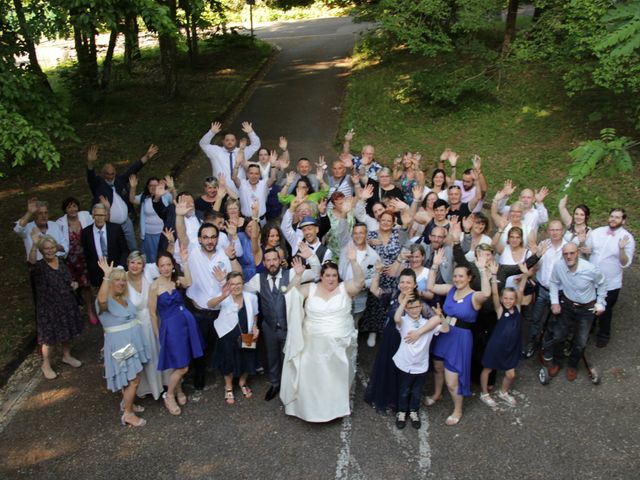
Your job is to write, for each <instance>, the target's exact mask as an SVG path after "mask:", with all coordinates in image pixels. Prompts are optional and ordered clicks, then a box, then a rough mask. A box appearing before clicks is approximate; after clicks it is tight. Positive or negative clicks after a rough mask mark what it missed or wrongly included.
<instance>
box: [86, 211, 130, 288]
mask: <svg viewBox="0 0 640 480" xmlns="http://www.w3.org/2000/svg"><path fill="white" fill-rule="evenodd" d="M91 213H92V215H93V225H89V226H87V227H85V228H83V229H82V234H81V237H80V238H81V241H82V248H83V250H84V256H85V258H86V260H87V271H88V273H89V281H90V282H91V285H93V286H94V287H99V286H100V284H101V283H102V277H103V274H102V270H101V269H100V267H98V260H99V259H100V258H101V257H106V258H107V261H108V262H113V263H114V265H121V266H123V267H126V265H127V256H128V255H129V248H128V247H127V242H126V240H125V238H124V233H123V232H122V228H121V227H120V225H118V224H116V223H111V222H107V216H108V215H109V210H108V209H107V207H105V206H104V205H103V204H101V203H96V204H95V205H94V206H93V210H92V212H91Z"/></svg>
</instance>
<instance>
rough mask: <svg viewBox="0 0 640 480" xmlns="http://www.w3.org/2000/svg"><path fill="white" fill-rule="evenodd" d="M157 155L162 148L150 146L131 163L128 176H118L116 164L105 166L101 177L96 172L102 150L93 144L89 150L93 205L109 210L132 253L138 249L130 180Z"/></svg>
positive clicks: (88, 167)
mask: <svg viewBox="0 0 640 480" xmlns="http://www.w3.org/2000/svg"><path fill="white" fill-rule="evenodd" d="M156 153H158V147H156V146H155V145H150V146H149V148H148V149H147V152H146V153H145V154H144V155H143V156H142V158H141V159H140V160H137V161H135V162H134V163H133V164H131V165H130V166H129V168H127V170H126V171H125V172H124V173H121V174H118V173H117V172H116V168H115V166H114V165H113V164H112V163H105V164H104V165H103V166H102V169H101V173H100V175H98V174H96V170H95V163H96V161H97V160H98V147H97V145H91V146H90V147H89V150H88V151H87V183H88V184H89V188H90V189H91V195H93V201H92V203H91V205H95V204H96V203H101V204H103V205H105V206H106V207H107V208H108V210H109V212H110V213H109V215H110V217H109V219H108V220H109V222H111V223H115V224H117V225H120V227H121V228H122V231H123V232H124V237H125V239H126V241H127V246H128V247H129V250H136V249H137V248H138V246H137V242H136V236H135V232H134V230H133V223H132V222H131V218H130V217H129V215H130V213H131V212H132V211H133V206H132V205H131V203H129V177H130V176H131V175H135V174H136V173H138V172H139V171H140V170H141V169H142V167H144V166H145V165H146V163H147V162H148V161H149V159H150V158H151V157H153V156H154V155H155V154H156Z"/></svg>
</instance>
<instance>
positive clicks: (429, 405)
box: [422, 397, 437, 407]
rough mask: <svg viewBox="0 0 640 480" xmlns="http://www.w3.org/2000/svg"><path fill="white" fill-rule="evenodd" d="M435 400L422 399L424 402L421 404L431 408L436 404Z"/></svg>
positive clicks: (429, 398)
mask: <svg viewBox="0 0 640 480" xmlns="http://www.w3.org/2000/svg"><path fill="white" fill-rule="evenodd" d="M436 402H437V400H434V399H433V398H431V397H424V400H423V402H422V403H424V404H425V405H426V406H427V407H432V406H434V405H435V404H436Z"/></svg>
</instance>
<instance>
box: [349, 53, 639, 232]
mask: <svg viewBox="0 0 640 480" xmlns="http://www.w3.org/2000/svg"><path fill="white" fill-rule="evenodd" d="M441 60H442V59H432V60H430V59H425V58H419V57H416V56H413V55H410V54H408V53H407V52H404V51H401V52H396V53H395V54H394V56H393V58H390V59H385V60H384V61H380V60H378V59H375V58H374V57H371V56H368V55H366V54H362V53H360V54H358V55H356V59H355V71H354V74H353V75H352V77H351V79H350V83H349V86H348V92H347V96H346V104H345V107H344V112H345V114H344V117H343V120H342V125H341V130H340V131H341V132H344V131H346V130H347V129H349V128H354V129H355V131H356V136H355V138H354V145H353V148H354V150H355V149H358V148H360V147H361V145H364V144H368V143H371V144H373V145H374V146H375V147H376V158H377V159H378V160H379V161H381V162H382V163H384V164H386V165H391V164H392V161H393V158H395V156H396V155H397V154H398V153H400V152H402V151H405V150H411V151H420V152H422V153H423V155H424V157H425V158H426V159H427V162H428V163H427V166H426V171H427V172H428V174H430V172H431V171H432V170H433V168H435V165H436V161H437V159H438V157H439V155H440V153H441V152H442V150H443V149H444V148H446V147H450V148H453V149H454V150H455V151H456V152H458V153H459V154H461V159H463V160H464V161H462V163H461V165H460V166H459V167H458V171H460V172H461V171H462V170H463V169H465V168H468V167H470V166H471V161H470V158H471V156H472V155H473V154H475V153H477V154H478V155H480V156H481V157H482V160H483V170H484V171H485V175H487V179H488V181H489V186H490V192H489V195H493V193H495V191H496V190H497V189H498V188H500V186H501V184H502V182H503V181H504V180H506V179H512V180H513V181H514V183H515V184H516V185H518V186H519V187H534V188H539V187H541V186H542V185H546V186H548V188H549V189H550V190H551V194H550V195H549V197H547V200H546V202H545V204H546V205H547V207H548V209H549V211H550V215H551V216H552V217H554V216H557V203H558V200H559V197H560V195H559V192H560V189H561V187H562V185H563V184H564V180H565V177H566V174H567V172H568V169H569V165H570V164H571V159H570V158H569V156H568V152H569V151H570V150H572V149H573V148H574V147H575V146H577V144H578V143H579V142H580V141H584V140H588V139H593V138H598V137H599V133H598V132H599V130H600V128H603V127H604V126H614V127H617V128H618V131H619V132H620V133H622V132H625V133H626V132H628V129H627V127H626V125H624V124H622V122H620V124H619V125H616V124H615V123H614V124H612V122H611V121H607V123H606V124H596V123H595V122H594V123H589V121H588V116H589V114H590V112H591V111H592V110H591V109H590V107H591V105H590V103H589V102H588V101H586V100H585V99H570V98H568V97H567V96H566V95H565V93H564V89H563V85H562V82H561V79H559V78H558V77H557V76H555V75H554V74H553V73H552V72H550V71H549V69H547V68H545V67H544V66H541V65H527V66H526V67H524V66H521V67H510V68H509V69H505V70H503V71H502V73H501V76H500V77H499V79H498V87H497V89H496V90H495V92H494V94H493V95H492V96H491V100H490V101H472V102H462V103H460V104H459V105H458V106H456V107H455V108H448V109H443V108H437V107H427V106H425V105H423V104H420V103H418V102H415V101H412V100H411V98H409V99H407V98H406V97H404V96H403V88H405V87H406V84H407V81H408V79H410V78H411V77H412V74H414V73H415V72H418V71H423V70H424V69H429V68H430V67H433V68H435V66H436V65H437V62H438V61H441ZM626 134H628V135H629V136H631V137H637V132H636V133H635V134H634V133H633V132H631V133H626ZM634 153H635V152H634ZM423 167H424V165H423ZM639 174H640V168H639V167H638V164H637V163H635V164H634V170H633V172H630V173H628V174H627V175H624V176H618V177H615V178H613V177H611V176H609V175H607V169H606V167H601V168H599V169H598V170H597V171H596V172H595V174H594V175H593V176H592V177H590V178H587V179H585V180H584V181H583V182H582V183H581V184H580V185H578V187H577V188H576V191H575V192H574V193H573V194H572V196H571V197H570V201H569V205H570V206H573V205H576V204H577V203H586V204H587V205H589V206H590V207H591V211H592V219H591V225H594V226H597V225H601V224H602V223H603V221H604V220H605V219H606V218H607V215H608V210H609V208H611V207H613V206H618V205H621V206H624V208H625V209H627V212H628V214H629V220H628V226H630V228H631V230H632V231H634V232H635V233H636V234H637V233H639V232H640V209H639V208H638V206H636V205H635V204H634V203H633V202H631V201H630V200H631V199H633V198H637V196H638V194H639V193H640V191H639V190H640V187H639V183H638V181H637V178H638V175H639Z"/></svg>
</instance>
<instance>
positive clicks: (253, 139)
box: [242, 122, 261, 160]
mask: <svg viewBox="0 0 640 480" xmlns="http://www.w3.org/2000/svg"><path fill="white" fill-rule="evenodd" d="M242 131H243V132H244V133H246V134H247V135H248V136H249V142H250V143H249V145H248V146H247V149H246V151H245V152H244V154H245V158H246V159H247V160H249V159H250V158H251V157H253V155H254V154H255V153H256V152H257V151H258V150H260V145H261V144H260V137H258V135H256V132H254V131H253V125H252V124H251V122H242Z"/></svg>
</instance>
